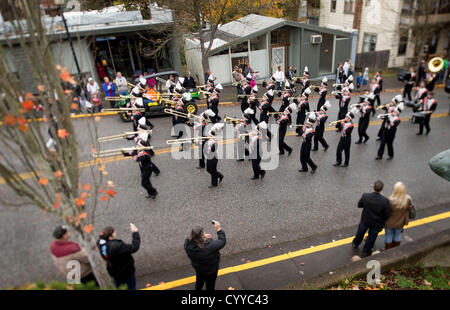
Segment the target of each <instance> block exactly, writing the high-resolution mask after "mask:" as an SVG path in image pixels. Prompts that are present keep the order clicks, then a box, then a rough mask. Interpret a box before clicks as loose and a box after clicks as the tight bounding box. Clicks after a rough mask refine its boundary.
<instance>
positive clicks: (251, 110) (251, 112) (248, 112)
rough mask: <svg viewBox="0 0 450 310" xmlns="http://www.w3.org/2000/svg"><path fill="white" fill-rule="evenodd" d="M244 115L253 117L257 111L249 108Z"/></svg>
mask: <svg viewBox="0 0 450 310" xmlns="http://www.w3.org/2000/svg"><path fill="white" fill-rule="evenodd" d="M244 114H247V115H252V114H255V111H253V109H252V108H247V109H245V111H244Z"/></svg>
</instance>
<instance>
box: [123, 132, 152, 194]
mask: <svg viewBox="0 0 450 310" xmlns="http://www.w3.org/2000/svg"><path fill="white" fill-rule="evenodd" d="M137 145H138V147H147V146H148V144H147V142H145V141H139V142H138V144H137ZM122 154H123V156H133V160H134V161H135V162H138V163H139V168H140V170H141V185H142V187H143V188H145V189H146V190H147V194H148V195H147V196H146V198H152V199H155V197H156V195H157V194H158V192H157V190H156V188H154V187H153V186H152V183H151V182H150V177H151V175H152V172H153V171H154V170H155V168H154V165H153V163H152V161H151V155H150V153H149V151H148V150H140V151H138V150H134V151H132V152H125V151H122ZM158 171H159V169H158Z"/></svg>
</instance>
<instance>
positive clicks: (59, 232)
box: [53, 225, 69, 239]
mask: <svg viewBox="0 0 450 310" xmlns="http://www.w3.org/2000/svg"><path fill="white" fill-rule="evenodd" d="M68 230H69V228H68V227H67V226H64V225H59V226H57V227H56V228H55V230H54V231H53V237H55V239H61V238H62V237H63V236H64V235H65V234H66V233H67V231H68Z"/></svg>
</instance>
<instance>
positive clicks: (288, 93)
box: [278, 81, 292, 112]
mask: <svg viewBox="0 0 450 310" xmlns="http://www.w3.org/2000/svg"><path fill="white" fill-rule="evenodd" d="M284 87H285V90H284V91H283V94H282V95H281V100H282V103H281V106H280V109H279V110H278V112H283V111H284V110H285V109H286V108H287V107H288V106H289V104H290V102H289V100H290V99H291V97H292V89H291V84H290V83H289V81H286V83H285V84H284Z"/></svg>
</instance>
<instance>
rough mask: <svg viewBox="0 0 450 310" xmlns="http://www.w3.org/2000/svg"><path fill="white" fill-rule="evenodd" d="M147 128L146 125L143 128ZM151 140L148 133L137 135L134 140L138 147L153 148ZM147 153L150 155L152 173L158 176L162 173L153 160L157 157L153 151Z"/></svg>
mask: <svg viewBox="0 0 450 310" xmlns="http://www.w3.org/2000/svg"><path fill="white" fill-rule="evenodd" d="M145 127H147V126H145V125H143V126H142V128H145ZM150 138H151V136H150V133H148V132H141V133H139V134H137V135H136V137H135V138H134V142H135V143H136V146H137V147H139V146H142V145H147V146H151V144H150ZM147 152H148V154H149V155H150V158H149V160H150V163H151V164H152V166H151V169H152V172H154V173H155V175H156V176H158V175H159V174H160V173H161V171H160V170H159V168H158V167H157V166H156V165H155V163H153V161H152V160H151V158H152V157H153V156H155V152H154V151H153V150H152V149H150V150H148V151H147Z"/></svg>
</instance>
